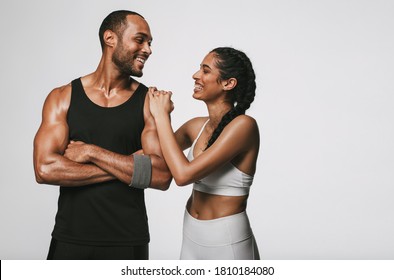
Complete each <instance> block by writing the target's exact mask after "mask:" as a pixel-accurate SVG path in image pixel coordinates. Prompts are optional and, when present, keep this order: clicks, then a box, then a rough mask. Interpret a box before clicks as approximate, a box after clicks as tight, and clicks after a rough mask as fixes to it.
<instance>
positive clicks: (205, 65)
mask: <svg viewBox="0 0 394 280" xmlns="http://www.w3.org/2000/svg"><path fill="white" fill-rule="evenodd" d="M201 67H203V68H204V67H207V68H209V69H212V68H211V67H209V65H207V64H201Z"/></svg>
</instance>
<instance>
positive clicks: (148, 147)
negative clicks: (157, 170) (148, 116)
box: [141, 118, 163, 157]
mask: <svg viewBox="0 0 394 280" xmlns="http://www.w3.org/2000/svg"><path fill="white" fill-rule="evenodd" d="M141 144H142V149H143V151H144V154H146V155H156V156H159V157H162V156H163V154H162V152H161V148H160V143H159V136H158V135H157V130H156V126H155V124H154V121H153V118H152V120H150V121H148V122H145V128H144V130H143V131H142V135H141Z"/></svg>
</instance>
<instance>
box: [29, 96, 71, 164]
mask: <svg viewBox="0 0 394 280" xmlns="http://www.w3.org/2000/svg"><path fill="white" fill-rule="evenodd" d="M59 94H60V93H58V92H51V93H50V95H49V96H48V98H47V100H46V101H45V103H44V107H43V113H42V123H41V125H40V128H39V129H38V131H37V134H36V137H35V139H34V156H35V158H36V157H38V158H39V160H40V161H42V160H44V161H45V158H46V157H50V156H51V155H53V154H63V152H64V150H65V149H66V147H67V144H68V142H69V139H68V125H67V120H66V113H67V112H66V110H65V108H63V106H61V105H62V104H61V103H62V102H61V101H62V99H61V98H59V96H56V95H59ZM59 100H60V101H59ZM35 160H37V159H35Z"/></svg>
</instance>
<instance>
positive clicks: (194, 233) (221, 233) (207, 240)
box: [180, 210, 260, 260]
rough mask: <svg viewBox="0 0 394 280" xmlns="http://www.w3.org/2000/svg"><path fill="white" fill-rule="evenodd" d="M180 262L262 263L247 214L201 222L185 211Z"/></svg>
mask: <svg viewBox="0 0 394 280" xmlns="http://www.w3.org/2000/svg"><path fill="white" fill-rule="evenodd" d="M180 259H181V260H259V259H260V255H259V251H258V248H257V244H256V241H255V239H254V236H253V232H252V229H251V227H250V224H249V219H248V216H247V215H246V212H242V213H239V214H235V215H231V216H227V217H223V218H219V219H214V220H198V219H195V218H193V217H192V216H191V215H190V214H189V212H188V211H187V210H186V211H185V216H184V219H183V242H182V249H181V257H180Z"/></svg>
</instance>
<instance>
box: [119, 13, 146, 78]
mask: <svg viewBox="0 0 394 280" xmlns="http://www.w3.org/2000/svg"><path fill="white" fill-rule="evenodd" d="M127 22H128V23H127V26H126V28H125V30H124V31H123V34H122V36H118V42H117V45H116V47H115V50H114V53H113V56H112V61H113V63H114V64H115V65H116V66H117V67H118V69H119V71H120V72H121V74H124V75H129V76H135V77H141V76H142V75H143V73H142V69H143V68H144V65H145V62H146V60H147V59H148V57H149V56H150V55H151V54H152V50H151V47H150V45H151V42H152V35H151V33H150V29H149V25H148V23H147V22H146V21H145V20H144V19H143V18H141V17H140V16H137V15H129V16H127Z"/></svg>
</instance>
